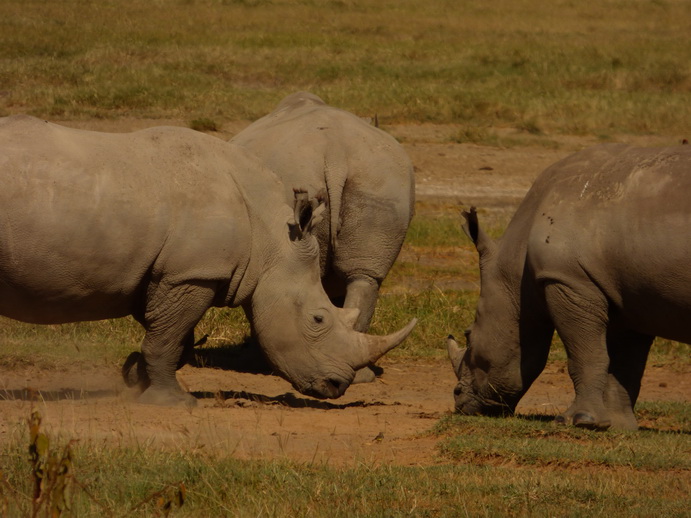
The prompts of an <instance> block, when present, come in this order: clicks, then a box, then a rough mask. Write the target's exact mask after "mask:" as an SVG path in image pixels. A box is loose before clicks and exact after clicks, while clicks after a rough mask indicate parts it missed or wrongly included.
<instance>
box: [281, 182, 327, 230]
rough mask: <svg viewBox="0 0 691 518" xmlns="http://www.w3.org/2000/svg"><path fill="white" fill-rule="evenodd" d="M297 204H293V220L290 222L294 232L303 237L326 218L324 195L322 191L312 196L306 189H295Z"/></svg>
mask: <svg viewBox="0 0 691 518" xmlns="http://www.w3.org/2000/svg"><path fill="white" fill-rule="evenodd" d="M293 192H294V193H295V205H294V206H293V218H294V219H293V220H292V221H290V222H289V225H290V227H291V231H292V234H294V236H295V237H296V238H297V239H302V238H303V237H305V236H306V235H308V234H310V233H311V232H312V229H313V228H314V227H315V226H317V225H318V224H319V223H320V222H321V221H322V219H324V209H325V208H326V205H325V204H324V195H323V193H322V192H320V193H319V194H317V196H315V197H314V198H310V197H309V194H307V191H306V190H304V189H293Z"/></svg>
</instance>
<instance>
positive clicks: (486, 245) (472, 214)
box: [461, 207, 496, 258]
mask: <svg viewBox="0 0 691 518" xmlns="http://www.w3.org/2000/svg"><path fill="white" fill-rule="evenodd" d="M461 215H462V216H463V218H464V219H465V222H464V223H463V224H462V225H461V227H462V228H463V232H465V234H466V235H467V236H468V237H469V238H470V240H471V241H472V242H473V243H474V244H475V248H476V249H477V251H478V253H479V254H480V257H481V258H482V257H483V256H486V255H487V254H488V253H491V252H492V251H493V250H494V249H495V248H496V244H495V243H494V241H492V238H491V237H489V236H488V235H487V234H485V232H484V230H482V228H480V222H479V221H478V219H477V209H476V208H475V207H470V211H467V210H464V211H462V212H461Z"/></svg>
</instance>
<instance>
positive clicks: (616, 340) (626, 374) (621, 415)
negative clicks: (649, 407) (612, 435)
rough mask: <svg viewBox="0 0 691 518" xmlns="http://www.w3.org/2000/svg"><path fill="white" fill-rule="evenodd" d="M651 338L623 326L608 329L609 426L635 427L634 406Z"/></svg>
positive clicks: (607, 393) (622, 428)
mask: <svg viewBox="0 0 691 518" xmlns="http://www.w3.org/2000/svg"><path fill="white" fill-rule="evenodd" d="M654 338H655V337H654V336H650V335H644V334H640V333H637V332H634V331H630V330H626V329H616V330H611V331H610V332H609V333H608V335H607V349H608V351H609V357H610V364H609V376H608V379H607V388H606V389H605V395H604V401H605V406H606V407H607V410H608V411H609V413H610V419H611V421H612V428H617V429H620V430H636V429H637V428H638V422H637V421H636V416H635V414H634V405H635V404H636V400H637V399H638V394H639V392H640V390H641V379H642V378H643V371H644V370H645V364H646V362H647V360H648V353H649V352H650V346H651V345H652V343H653V340H654Z"/></svg>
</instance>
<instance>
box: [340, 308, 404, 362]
mask: <svg viewBox="0 0 691 518" xmlns="http://www.w3.org/2000/svg"><path fill="white" fill-rule="evenodd" d="M415 324H417V318H414V319H412V320H411V321H410V322H409V323H408V325H407V326H405V327H404V328H403V329H400V330H398V331H396V332H395V333H392V334H390V335H386V336H374V335H368V334H365V333H358V334H359V336H360V345H361V347H360V351H359V354H358V356H360V357H359V358H356V359H355V361H354V362H353V363H354V364H353V365H352V367H353V369H354V370H358V369H361V368H363V367H365V366H367V365H369V364H370V363H374V362H376V361H377V360H378V359H379V358H381V357H382V356H384V355H385V354H386V353H388V352H389V351H390V350H391V349H393V348H394V347H398V346H399V345H401V344H402V343H403V340H405V339H406V338H407V337H408V335H409V334H410V333H411V331H412V330H413V328H414V327H415Z"/></svg>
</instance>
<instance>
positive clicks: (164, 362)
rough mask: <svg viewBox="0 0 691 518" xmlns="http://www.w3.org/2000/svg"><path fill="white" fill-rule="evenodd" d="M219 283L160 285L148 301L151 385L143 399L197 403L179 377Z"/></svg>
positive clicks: (145, 347) (146, 354) (145, 346)
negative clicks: (198, 324) (177, 373)
mask: <svg viewBox="0 0 691 518" xmlns="http://www.w3.org/2000/svg"><path fill="white" fill-rule="evenodd" d="M214 287H215V283H211V282H197V283H189V284H183V285H176V286H171V287H166V286H161V285H159V286H158V287H157V288H156V290H155V292H154V293H153V294H152V296H151V297H150V301H149V302H148V303H147V311H146V314H145V318H144V325H145V329H146V335H145V337H144V341H143V343H142V355H143V359H144V363H145V365H146V375H147V377H148V380H149V386H148V388H146V390H144V392H143V393H142V395H141V396H140V397H139V401H140V402H142V403H148V404H155V405H166V406H172V405H180V404H183V405H188V406H193V405H195V404H196V400H195V399H194V398H193V397H192V396H191V395H190V394H188V393H186V392H185V391H183V390H182V388H181V387H180V384H179V383H178V381H177V378H176V377H175V371H176V370H177V369H178V368H179V366H180V365H181V361H182V359H183V354H184V352H185V349H186V348H189V347H190V346H193V345H194V334H193V333H194V327H195V326H196V325H197V323H198V322H199V320H200V319H201V318H202V316H203V315H204V313H205V312H206V310H207V309H208V308H209V307H210V306H211V304H212V301H213V298H214Z"/></svg>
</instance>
